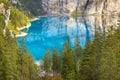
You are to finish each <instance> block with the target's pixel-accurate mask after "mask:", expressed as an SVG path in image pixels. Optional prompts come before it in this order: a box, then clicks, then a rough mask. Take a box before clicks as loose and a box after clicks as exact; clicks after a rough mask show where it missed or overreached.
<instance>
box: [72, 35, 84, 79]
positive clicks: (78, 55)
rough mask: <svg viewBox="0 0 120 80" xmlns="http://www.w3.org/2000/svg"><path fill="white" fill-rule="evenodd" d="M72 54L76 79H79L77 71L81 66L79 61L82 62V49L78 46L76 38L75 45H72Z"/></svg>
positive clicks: (78, 42) (77, 38)
mask: <svg viewBox="0 0 120 80" xmlns="http://www.w3.org/2000/svg"><path fill="white" fill-rule="evenodd" d="M74 45H75V46H74V53H75V59H76V70H77V74H76V79H79V76H80V75H79V70H80V66H81V60H82V55H83V49H82V47H81V45H80V40H79V37H76V40H75V43H74Z"/></svg>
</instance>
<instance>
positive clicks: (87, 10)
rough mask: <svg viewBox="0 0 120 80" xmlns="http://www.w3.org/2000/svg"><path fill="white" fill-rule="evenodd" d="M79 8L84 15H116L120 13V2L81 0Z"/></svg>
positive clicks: (111, 0) (119, 0) (115, 0)
mask: <svg viewBox="0 0 120 80" xmlns="http://www.w3.org/2000/svg"><path fill="white" fill-rule="evenodd" d="M80 4H81V5H80V8H81V9H82V10H84V14H96V13H97V14H108V15H111V14H117V13H119V12H120V0H81V2H80Z"/></svg>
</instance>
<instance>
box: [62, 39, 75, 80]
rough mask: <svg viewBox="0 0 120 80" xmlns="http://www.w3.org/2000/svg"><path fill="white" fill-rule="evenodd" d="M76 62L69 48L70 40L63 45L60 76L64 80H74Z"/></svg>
mask: <svg viewBox="0 0 120 80" xmlns="http://www.w3.org/2000/svg"><path fill="white" fill-rule="evenodd" d="M75 74H76V60H75V53H74V52H73V51H72V49H71V48H70V39H68V42H66V43H65V44H64V50H63V64H62V72H61V75H62V77H63V79H64V80H75Z"/></svg>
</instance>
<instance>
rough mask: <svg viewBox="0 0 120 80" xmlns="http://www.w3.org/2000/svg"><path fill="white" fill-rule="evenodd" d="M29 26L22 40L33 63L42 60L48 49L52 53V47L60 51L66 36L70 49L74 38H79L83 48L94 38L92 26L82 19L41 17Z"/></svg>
mask: <svg viewBox="0 0 120 80" xmlns="http://www.w3.org/2000/svg"><path fill="white" fill-rule="evenodd" d="M31 24H32V25H31V27H30V28H29V30H25V31H26V32H27V33H28V35H27V36H26V37H24V39H25V44H26V47H27V48H28V50H29V52H30V53H31V54H32V56H33V57H34V59H35V61H39V60H41V59H43V58H44V55H45V52H46V50H47V49H48V48H50V49H51V51H53V49H54V47H57V48H58V50H59V51H61V50H62V47H63V44H64V43H65V42H66V41H67V39H68V36H70V39H71V41H70V44H71V47H74V41H75V38H76V37H77V36H79V38H80V45H81V46H82V47H83V48H84V46H85V43H86V42H87V41H89V40H92V39H93V36H94V32H93V31H92V26H91V25H90V24H89V23H88V22H87V21H86V20H84V19H83V18H70V17H42V18H40V19H39V20H36V21H33V22H31ZM19 43H21V40H20V39H19Z"/></svg>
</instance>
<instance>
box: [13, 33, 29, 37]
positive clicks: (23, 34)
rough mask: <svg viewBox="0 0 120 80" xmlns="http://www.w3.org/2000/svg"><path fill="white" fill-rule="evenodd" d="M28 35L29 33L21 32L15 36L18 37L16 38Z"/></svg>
mask: <svg viewBox="0 0 120 80" xmlns="http://www.w3.org/2000/svg"><path fill="white" fill-rule="evenodd" d="M27 35H28V33H25V32H21V34H17V35H15V37H16V38H19V37H25V36H27Z"/></svg>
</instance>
